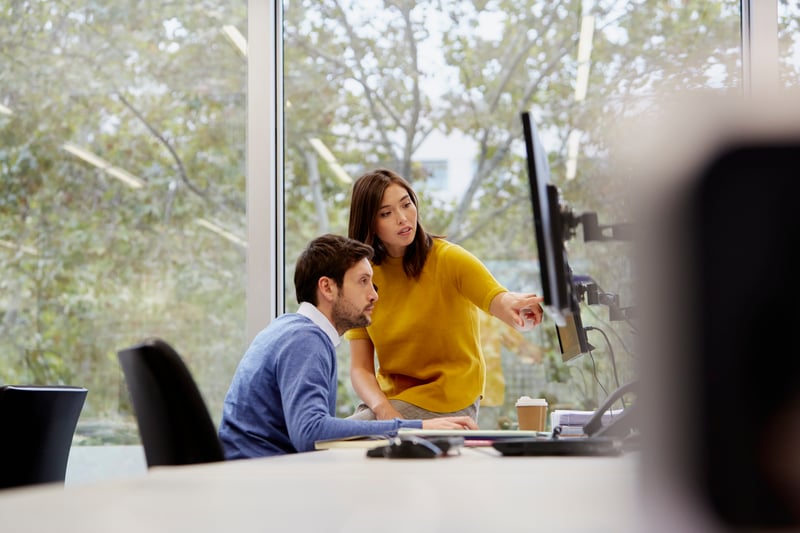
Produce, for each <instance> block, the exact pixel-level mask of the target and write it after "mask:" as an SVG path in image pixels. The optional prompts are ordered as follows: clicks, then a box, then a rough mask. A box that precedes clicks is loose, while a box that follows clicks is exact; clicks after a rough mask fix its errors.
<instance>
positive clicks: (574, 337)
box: [522, 111, 590, 361]
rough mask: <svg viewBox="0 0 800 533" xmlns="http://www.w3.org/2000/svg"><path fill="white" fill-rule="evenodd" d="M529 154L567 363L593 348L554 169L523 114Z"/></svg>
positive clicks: (550, 304)
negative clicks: (569, 251)
mask: <svg viewBox="0 0 800 533" xmlns="http://www.w3.org/2000/svg"><path fill="white" fill-rule="evenodd" d="M522 129H523V134H524V137H525V150H526V153H527V163H528V164H527V166H528V181H529V185H530V197H531V204H532V207H533V227H534V230H535V234H536V247H537V251H538V256H539V272H540V273H541V281H542V296H543V297H544V304H543V308H544V310H545V311H546V312H547V314H548V315H550V317H551V318H552V319H553V321H554V322H555V323H556V326H557V332H558V339H559V345H560V348H561V353H562V357H563V359H564V360H565V361H566V360H567V359H570V358H572V357H575V356H576V355H580V354H582V353H585V352H588V351H589V349H590V346H589V343H588V342H587V339H586V331H585V330H584V328H583V324H582V323H581V317H580V303H579V300H578V296H577V292H576V290H575V287H574V285H573V279H572V269H571V268H570V266H569V262H568V260H567V251H566V248H565V246H564V239H565V236H566V235H567V233H566V231H565V230H566V228H565V227H564V224H565V221H564V220H563V216H562V209H561V202H560V199H559V193H558V189H557V188H556V186H555V185H553V184H551V183H550V166H549V164H548V163H547V154H546V153H545V151H544V149H543V148H542V144H541V142H540V140H539V134H538V132H537V131H536V126H535V124H534V123H533V118H532V117H531V114H530V112H527V111H526V112H523V113H522Z"/></svg>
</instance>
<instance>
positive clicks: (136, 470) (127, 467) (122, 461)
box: [65, 445, 147, 487]
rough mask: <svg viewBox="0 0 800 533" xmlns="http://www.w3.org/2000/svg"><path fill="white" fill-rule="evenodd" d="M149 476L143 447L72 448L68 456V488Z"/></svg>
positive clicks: (66, 483)
mask: <svg viewBox="0 0 800 533" xmlns="http://www.w3.org/2000/svg"><path fill="white" fill-rule="evenodd" d="M146 473H147V462H146V460H145V457H144V449H143V448H142V447H141V446H140V445H130V446H73V447H72V448H71V449H70V452H69V461H68V462H67V477H66V480H65V485H66V486H67V487H69V486H75V485H81V484H85V483H91V482H94V481H99V480H104V479H117V478H123V477H135V476H143V475H145V474H146Z"/></svg>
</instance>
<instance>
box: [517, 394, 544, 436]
mask: <svg viewBox="0 0 800 533" xmlns="http://www.w3.org/2000/svg"><path fill="white" fill-rule="evenodd" d="M516 406H517V420H518V421H519V429H524V430H533V431H544V425H545V421H546V420H547V399H545V398H531V397H529V396H522V397H521V398H520V399H519V400H517V403H516Z"/></svg>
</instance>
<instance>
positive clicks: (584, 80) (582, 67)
mask: <svg viewBox="0 0 800 533" xmlns="http://www.w3.org/2000/svg"><path fill="white" fill-rule="evenodd" d="M593 35H594V17H593V16H591V15H588V16H585V17H583V20H582V21H581V35H580V38H579V39H578V72H577V75H576V79H575V101H577V102H580V101H581V100H583V99H585V98H586V90H587V87H588V85H589V66H590V64H591V63H590V58H591V55H592V37H593Z"/></svg>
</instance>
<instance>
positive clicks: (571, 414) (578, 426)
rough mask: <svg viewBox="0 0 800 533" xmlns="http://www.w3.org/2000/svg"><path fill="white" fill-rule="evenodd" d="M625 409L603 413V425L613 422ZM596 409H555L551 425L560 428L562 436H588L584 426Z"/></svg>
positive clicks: (551, 414) (551, 417)
mask: <svg viewBox="0 0 800 533" xmlns="http://www.w3.org/2000/svg"><path fill="white" fill-rule="evenodd" d="M623 411H624V410H623V409H616V410H609V411H606V413H605V414H603V417H602V425H603V426H607V425H609V424H611V422H612V421H613V420H614V418H616V417H619V416H620V415H621V414H622V413H623ZM594 415H595V411H576V410H573V409H554V410H553V411H552V412H551V413H550V427H551V428H553V430H554V431H555V430H556V428H560V429H559V430H558V431H560V435H561V436H562V437H586V436H587V434H586V431H585V429H584V426H586V424H588V423H589V421H590V420H591V419H592V417H593V416H594Z"/></svg>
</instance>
